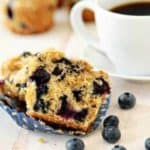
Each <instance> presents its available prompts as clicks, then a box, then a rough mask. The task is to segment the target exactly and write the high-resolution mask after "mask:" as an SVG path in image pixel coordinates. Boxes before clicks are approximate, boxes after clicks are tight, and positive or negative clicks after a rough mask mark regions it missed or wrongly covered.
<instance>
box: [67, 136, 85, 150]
mask: <svg viewBox="0 0 150 150" xmlns="http://www.w3.org/2000/svg"><path fill="white" fill-rule="evenodd" d="M84 147H85V146H84V142H83V141H82V140H81V139H78V138H73V139H70V140H68V141H67V142H66V149H67V150H84Z"/></svg>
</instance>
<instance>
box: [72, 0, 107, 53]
mask: <svg viewBox="0 0 150 150" xmlns="http://www.w3.org/2000/svg"><path fill="white" fill-rule="evenodd" d="M84 9H90V10H92V11H93V12H94V14H95V16H96V14H97V12H98V11H99V6H98V4H97V3H96V2H93V1H92V2H91V1H81V2H79V3H77V4H76V5H75V6H74V7H73V9H72V11H71V24H72V27H73V29H74V31H75V32H76V33H77V34H79V35H80V36H81V38H82V39H83V40H84V41H85V42H86V43H87V44H88V46H89V47H94V48H96V49H98V50H99V52H100V53H101V54H102V55H105V56H106V52H104V51H103V50H101V49H100V46H99V41H98V40H97V39H96V37H94V36H93V35H90V34H89V33H88V32H87V30H86V27H85V24H84V22H83V19H82V13H83V11H84Z"/></svg>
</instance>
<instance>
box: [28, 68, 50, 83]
mask: <svg viewBox="0 0 150 150" xmlns="http://www.w3.org/2000/svg"><path fill="white" fill-rule="evenodd" d="M50 77H51V76H50V74H49V73H48V72H47V71H46V70H45V69H44V68H43V67H42V66H40V67H39V68H37V70H36V71H35V72H34V73H33V75H32V76H31V77H30V78H31V80H33V81H35V82H36V84H37V85H40V84H44V83H47V82H48V81H49V80H50Z"/></svg>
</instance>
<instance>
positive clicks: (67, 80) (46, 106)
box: [1, 50, 110, 133]
mask: <svg viewBox="0 0 150 150" xmlns="http://www.w3.org/2000/svg"><path fill="white" fill-rule="evenodd" d="M10 64H11V66H10ZM15 68H16V69H15ZM1 72H2V75H3V77H4V81H5V83H4V88H3V89H4V90H3V92H4V93H5V94H7V95H9V96H10V97H11V96H13V97H14V96H15V97H18V100H23V101H25V103H26V106H27V112H26V113H27V115H29V116H30V117H33V118H36V119H39V120H42V121H45V122H47V123H48V124H50V125H54V126H59V127H62V128H67V129H72V130H76V131H82V132H85V133H87V132H89V131H90V130H91V126H92V123H93V122H94V121H95V119H96V117H97V114H98V111H99V108H100V106H101V105H102V104H103V102H104V101H105V99H106V97H107V96H108V95H109V94H110V84H109V80H108V75H107V74H106V73H105V72H103V71H94V70H93V68H92V67H91V66H90V65H89V64H88V63H87V62H85V61H82V60H73V59H68V58H66V57H65V56H64V54H63V53H61V52H58V51H54V50H47V51H44V52H41V53H37V54H30V53H24V54H23V55H21V56H18V57H16V58H13V59H11V60H9V61H7V62H6V63H4V65H3V67H2V71H1ZM8 91H9V92H8Z"/></svg>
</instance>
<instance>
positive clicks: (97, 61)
mask: <svg viewBox="0 0 150 150" xmlns="http://www.w3.org/2000/svg"><path fill="white" fill-rule="evenodd" d="M66 54H67V55H68V56H69V57H79V58H82V59H85V60H87V61H88V62H90V63H91V64H92V65H93V66H94V68H95V69H96V70H97V69H102V70H105V71H107V72H108V74H109V75H110V76H111V77H116V78H121V79H124V80H129V81H138V82H150V76H130V75H124V74H119V73H118V72H117V71H116V69H115V68H114V66H113V65H112V63H111V62H110V60H109V59H108V58H107V57H106V56H105V55H102V54H101V53H100V52H99V51H98V50H97V49H94V48H91V47H87V46H86V47H85V48H84V50H81V49H76V50H72V49H71V50H69V49H67V50H66Z"/></svg>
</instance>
